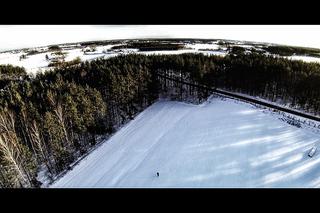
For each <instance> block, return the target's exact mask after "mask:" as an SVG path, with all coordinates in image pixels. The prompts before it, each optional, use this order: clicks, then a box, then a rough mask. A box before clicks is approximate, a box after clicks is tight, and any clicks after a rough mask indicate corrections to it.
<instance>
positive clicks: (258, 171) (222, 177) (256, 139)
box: [51, 98, 320, 188]
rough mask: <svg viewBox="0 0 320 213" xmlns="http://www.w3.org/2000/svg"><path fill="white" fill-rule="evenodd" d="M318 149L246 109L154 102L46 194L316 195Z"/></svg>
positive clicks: (309, 138) (313, 138) (314, 138)
mask: <svg viewBox="0 0 320 213" xmlns="http://www.w3.org/2000/svg"><path fill="white" fill-rule="evenodd" d="M319 142H320V137H319V135H317V134H315V133H313V132H310V131H308V130H306V129H302V128H297V127H295V126H291V125H289V124H287V123H285V122H283V121H281V120H280V119H278V117H277V116H275V115H272V114H271V113H268V112H266V111H263V110H262V109H259V108H256V107H254V106H252V105H250V104H247V103H242V102H236V101H234V100H230V99H221V98H211V99H209V100H208V101H207V102H205V103H203V104H201V105H192V104H186V103H181V102H175V101H165V100H162V101H158V102H156V103H155V104H153V105H152V106H150V107H149V108H147V109H146V110H145V111H143V112H142V113H140V114H139V115H138V116H137V117H136V118H135V119H134V120H133V121H131V122H129V123H128V124H127V125H126V126H124V127H123V128H122V129H120V130H119V131H118V132H117V133H116V134H115V135H114V136H113V137H111V138H110V139H109V140H107V141H106V142H105V143H103V144H102V145H101V146H100V147H98V148H97V149H96V150H95V151H93V152H92V153H91V154H90V155H88V156H87V157H86V158H84V159H83V160H82V161H81V162H80V163H79V164H78V165H77V166H75V167H74V168H73V170H71V171H70V172H68V173H67V174H66V175H65V176H64V177H62V178H61V179H59V180H58V181H57V182H55V183H54V184H53V185H51V187H58V188H59V187H318V186H320V156H319V153H316V154H315V155H314V156H313V158H309V157H308V152H309V150H310V149H311V148H312V147H313V146H318V145H319ZM157 172H159V174H160V176H159V177H157V176H156V173H157Z"/></svg>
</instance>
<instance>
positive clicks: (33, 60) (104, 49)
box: [0, 41, 320, 74]
mask: <svg viewBox="0 0 320 213" xmlns="http://www.w3.org/2000/svg"><path fill="white" fill-rule="evenodd" d="M121 44H123V43H119V44H113V45H102V46H96V51H94V52H88V53H84V51H83V50H84V48H85V47H81V46H80V45H60V47H61V48H62V49H63V50H62V51H63V52H65V53H66V58H65V61H71V60H74V59H75V58H77V57H79V58H80V59H81V61H89V60H94V59H97V58H108V57H113V56H117V55H119V54H130V53H137V54H145V55H151V54H155V55H159V54H183V53H202V54H205V55H218V56H225V55H226V54H228V51H227V48H226V47H225V46H221V45H218V42H217V41H216V42H209V43H186V44H185V49H181V50H171V51H145V52H144V51H138V49H121V50H120V51H118V50H112V49H111V48H112V47H113V46H118V45H121ZM237 45H240V46H241V47H243V48H245V49H246V51H247V52H250V49H252V48H253V49H257V50H259V49H260V48H259V47H258V46H253V45H247V44H243V43H241V42H240V43H239V42H238V44H237ZM33 50H38V51H40V52H41V51H42V52H41V53H38V54H34V55H29V56H27V58H26V59H22V60H20V56H21V55H23V54H26V53H25V52H24V51H23V50H20V51H19V50H17V51H11V52H2V53H1V52H0V64H12V65H14V66H22V67H24V68H25V69H26V71H27V73H30V74H36V73H38V72H44V71H45V70H48V69H50V67H48V64H49V63H50V61H48V60H46V55H49V56H50V54H51V53H52V52H43V50H45V51H46V50H48V47H38V48H33ZM266 54H267V55H268V53H266ZM285 58H288V59H292V60H302V61H305V62H318V63H319V62H320V58H316V57H308V56H298V55H296V56H290V57H285Z"/></svg>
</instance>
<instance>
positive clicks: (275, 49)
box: [262, 45, 320, 57]
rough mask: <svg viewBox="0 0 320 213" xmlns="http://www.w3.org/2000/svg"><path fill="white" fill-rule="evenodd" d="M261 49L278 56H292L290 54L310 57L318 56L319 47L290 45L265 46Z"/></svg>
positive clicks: (319, 52)
mask: <svg viewBox="0 0 320 213" xmlns="http://www.w3.org/2000/svg"><path fill="white" fill-rule="evenodd" d="M262 49H264V50H266V51H267V52H269V53H272V54H277V55H280V56H292V55H295V54H296V55H305V56H312V57H320V49H316V48H308V47H292V46H281V45H277V46H266V47H263V48H262Z"/></svg>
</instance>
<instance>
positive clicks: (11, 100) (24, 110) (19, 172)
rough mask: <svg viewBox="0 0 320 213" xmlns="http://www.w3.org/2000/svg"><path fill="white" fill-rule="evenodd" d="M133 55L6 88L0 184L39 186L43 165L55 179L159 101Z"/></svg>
mask: <svg viewBox="0 0 320 213" xmlns="http://www.w3.org/2000/svg"><path fill="white" fill-rule="evenodd" d="M132 60H136V59H135V58H132V57H129V58H121V57H120V58H113V59H111V60H104V61H93V62H90V63H82V64H81V65H77V66H74V67H69V68H60V69H56V70H55V71H51V72H47V73H43V74H40V75H37V76H36V77H35V78H34V79H26V80H24V81H11V82H10V83H9V84H8V85H6V87H4V88H2V90H1V91H0V186H1V187H37V186H39V185H40V183H39V182H38V181H37V174H38V173H39V171H40V170H42V171H46V173H47V174H46V175H47V176H48V177H49V178H52V179H54V177H56V176H57V175H58V174H59V173H60V172H62V171H64V170H66V169H68V167H69V165H70V164H71V163H72V162H74V161H75V160H76V159H77V158H78V157H80V156H82V155H83V154H84V153H86V152H87V151H88V149H90V148H91V147H92V146H94V145H95V144H96V143H97V141H98V139H99V137H100V136H104V135H108V134H111V133H113V132H114V131H115V130H116V129H117V128H118V127H119V126H121V125H122V124H124V123H125V122H127V121H128V120H130V119H132V118H133V117H134V116H135V114H136V113H138V112H139V111H141V110H143V109H144V108H145V107H147V106H148V105H150V104H151V103H152V102H153V101H154V100H156V98H157V91H156V88H155V84H153V83H152V82H153V80H152V75H151V73H149V72H148V70H147V69H145V65H144V64H143V63H140V62H141V61H132ZM8 68H9V69H11V67H8ZM17 69H18V68H17Z"/></svg>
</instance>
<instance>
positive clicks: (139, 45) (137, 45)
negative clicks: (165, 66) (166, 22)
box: [111, 41, 184, 51]
mask: <svg viewBox="0 0 320 213" xmlns="http://www.w3.org/2000/svg"><path fill="white" fill-rule="evenodd" d="M127 48H132V49H138V50H139V51H163V50H180V49H183V48H184V45H183V44H175V43H166V42H157V41H154V42H151V41H149V42H131V43H128V44H125V45H120V46H114V47H112V48H111V49H113V50H115V49H127Z"/></svg>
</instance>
